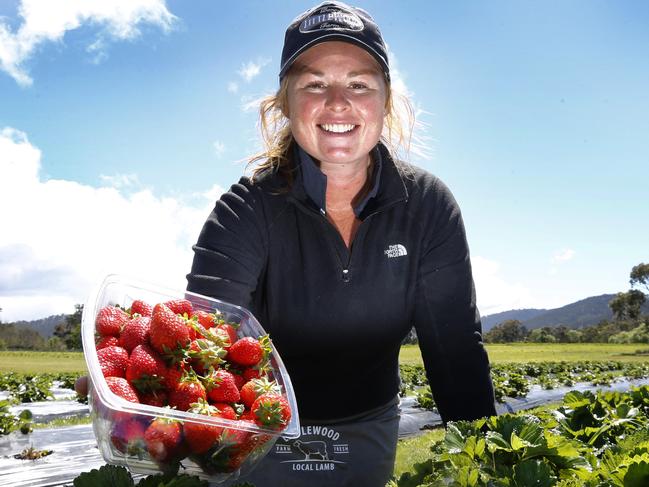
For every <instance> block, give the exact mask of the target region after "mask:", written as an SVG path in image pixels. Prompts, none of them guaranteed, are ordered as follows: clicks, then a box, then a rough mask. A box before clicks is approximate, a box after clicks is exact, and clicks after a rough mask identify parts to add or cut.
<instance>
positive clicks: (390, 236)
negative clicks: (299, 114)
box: [187, 145, 495, 421]
mask: <svg viewBox="0 0 649 487" xmlns="http://www.w3.org/2000/svg"><path fill="white" fill-rule="evenodd" d="M376 150H378V156H379V157H380V161H381V163H380V164H378V165H377V166H375V167H378V171H379V173H378V174H376V171H375V175H374V177H373V180H374V183H375V188H374V190H373V192H371V194H372V196H371V197H369V199H366V201H364V202H363V205H362V209H359V210H358V216H359V218H360V220H361V221H362V223H361V225H360V227H359V229H358V231H357V233H356V236H355V237H354V240H353V244H352V246H351V250H350V249H348V248H347V246H346V245H345V243H344V242H343V240H342V238H341V236H340V235H339V233H338V232H337V230H336V229H335V228H334V227H333V225H332V224H331V223H330V222H329V221H328V220H327V219H326V216H325V215H324V214H323V210H321V209H320V207H319V206H320V205H319V204H316V202H315V201H314V199H313V198H312V196H313V190H311V191H309V192H307V190H306V188H305V184H304V181H305V179H304V178H303V177H302V172H303V170H304V166H303V163H302V162H301V159H300V157H294V158H293V160H294V161H297V162H294V163H292V164H293V176H294V177H293V182H292V185H291V187H290V189H288V190H287V189H286V181H285V179H284V178H283V177H282V176H280V175H279V174H277V173H268V174H265V175H264V176H263V177H261V178H258V179H255V181H254V182H252V181H251V180H250V179H248V178H242V179H241V180H240V181H239V183H238V184H235V185H233V186H232V188H231V189H230V191H229V192H227V193H224V194H223V195H222V196H221V198H220V199H219V201H217V203H216V206H215V208H214V210H213V212H212V213H211V214H210V216H209V218H208V219H207V221H206V223H205V225H204V227H203V229H202V231H201V234H200V236H199V238H198V242H197V244H196V245H195V246H194V252H195V255H194V262H193V265H192V270H191V273H190V274H188V276H187V280H188V288H187V289H188V290H189V291H193V292H196V293H200V294H204V295H207V296H211V297H215V298H219V299H222V300H225V301H228V302H230V303H233V304H237V305H240V306H243V307H246V308H248V309H249V310H251V311H252V312H253V313H254V314H255V316H256V317H257V319H258V320H259V321H260V323H261V325H262V326H263V327H264V328H265V330H266V331H267V332H268V333H269V334H270V336H271V339H272V340H273V343H274V345H275V347H276V348H277V350H278V352H279V354H280V356H281V357H282V360H283V361H284V364H285V365H286V368H287V370H288V373H289V375H290V377H291V381H292V383H293V386H294V389H295V394H296V397H297V402H298V408H299V413H300V416H301V418H303V419H311V420H335V419H337V418H342V417H346V416H351V415H354V414H357V413H360V412H363V411H367V410H369V409H372V408H374V407H378V406H381V405H383V404H386V403H387V402H388V401H390V399H392V398H393V397H394V396H395V395H396V394H397V392H398V390H399V376H398V357H399V349H400V345H401V341H402V339H403V338H404V337H405V336H406V334H407V333H408V332H409V330H410V329H411V327H412V326H414V327H415V329H416V331H417V336H418V339H419V346H420V348H421V352H422V356H423V360H424V364H425V367H426V372H427V377H428V380H429V382H430V384H431V387H432V391H433V396H434V399H435V402H436V404H437V407H438V409H439V412H440V414H441V415H442V419H443V420H444V421H450V420H458V419H474V418H478V417H482V416H487V415H493V414H495V407H494V394H493V387H492V383H491V378H490V372H489V361H488V358H487V353H486V351H485V349H484V347H483V345H482V341H481V340H482V339H481V325H480V317H479V314H478V311H477V309H476V302H475V291H474V284H473V278H472V274H471V264H470V260H469V251H468V246H467V242H466V237H465V232H464V226H463V223H462V217H461V215H460V211H459V208H458V206H457V203H456V201H455V199H454V198H453V196H452V195H451V193H450V191H449V190H448V188H447V187H446V186H445V185H444V184H443V183H442V182H441V181H440V180H439V179H437V178H436V177H434V176H432V175H431V174H429V173H427V172H425V171H424V170H422V169H419V168H416V167H412V166H405V167H404V166H397V165H396V164H395V163H394V162H393V160H392V159H391V158H390V156H389V154H388V152H387V150H386V149H385V148H384V147H383V146H382V145H379V146H378V148H377V149H376ZM376 155H377V154H375V156H376ZM307 181H309V184H312V183H313V180H312V179H308V180H307ZM307 186H308V185H307ZM320 194H324V193H320ZM309 195H311V196H309ZM315 199H317V198H315Z"/></svg>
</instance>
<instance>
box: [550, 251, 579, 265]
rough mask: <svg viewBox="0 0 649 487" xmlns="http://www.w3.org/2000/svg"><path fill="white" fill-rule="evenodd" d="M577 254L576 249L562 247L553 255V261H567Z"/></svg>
mask: <svg viewBox="0 0 649 487" xmlns="http://www.w3.org/2000/svg"><path fill="white" fill-rule="evenodd" d="M574 256H575V251H574V250H572V249H562V250H558V251H557V252H555V253H554V255H552V262H553V263H558V262H567V261H569V260H571V259H572V258H573V257H574Z"/></svg>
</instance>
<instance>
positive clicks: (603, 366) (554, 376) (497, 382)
mask: <svg viewBox="0 0 649 487" xmlns="http://www.w3.org/2000/svg"><path fill="white" fill-rule="evenodd" d="M400 369H401V381H402V386H401V388H402V390H403V391H414V393H415V394H416V396H417V403H418V406H419V407H421V408H424V409H430V410H434V408H435V402H434V399H433V395H432V392H431V389H430V386H429V385H428V382H427V381H426V376H425V373H424V368H423V366H421V365H403V364H402V365H400ZM491 377H492V381H493V384H494V392H495V396H496V400H497V401H499V402H504V401H505V398H507V397H512V398H514V397H526V396H527V394H528V392H529V391H530V388H531V387H532V386H533V385H539V386H541V387H543V388H544V389H553V388H555V387H558V386H573V385H574V384H575V383H577V382H590V383H591V384H593V385H610V384H611V383H613V382H615V381H616V380H619V379H621V378H623V377H626V378H629V379H641V378H645V377H649V363H643V362H636V363H631V362H618V361H606V362H594V361H582V362H533V363H529V364H519V363H506V364H492V366H491Z"/></svg>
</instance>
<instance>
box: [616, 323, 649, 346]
mask: <svg viewBox="0 0 649 487" xmlns="http://www.w3.org/2000/svg"><path fill="white" fill-rule="evenodd" d="M608 341H609V343H649V326H648V325H647V323H640V324H639V325H638V326H636V327H635V328H633V329H631V330H628V331H621V332H620V333H616V334H615V335H611V336H610V337H609V339H608Z"/></svg>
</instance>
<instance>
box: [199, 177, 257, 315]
mask: <svg viewBox="0 0 649 487" xmlns="http://www.w3.org/2000/svg"><path fill="white" fill-rule="evenodd" d="M263 228H265V227H264V225H263V208H262V204H261V201H260V200H259V198H258V197H256V195H255V189H254V187H253V186H251V185H250V183H249V182H248V181H247V179H246V178H242V179H241V180H240V181H239V183H238V184H235V185H233V186H232V188H231V189H230V191H228V192H226V193H224V194H223V195H222V196H221V197H220V198H219V200H218V201H217V202H216V205H215V207H214V210H213V211H212V213H211V214H210V215H209V217H208V218H207V221H206V222H205V224H204V225H203V229H202V230H201V233H200V235H199V237H198V241H197V243H196V245H194V247H193V250H194V260H193V263H192V268H191V272H190V273H189V274H188V275H187V290H188V291H191V292H195V293H198V294H203V295H205V296H209V297H213V298H217V299H221V300H223V301H227V302H229V303H232V304H236V305H239V306H243V307H245V308H247V309H249V310H251V311H253V312H255V310H254V301H255V293H256V290H257V286H258V283H259V281H260V278H261V275H262V273H263V270H264V266H265V262H266V249H267V245H266V243H267V233H266V232H265V231H264V230H263Z"/></svg>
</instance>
